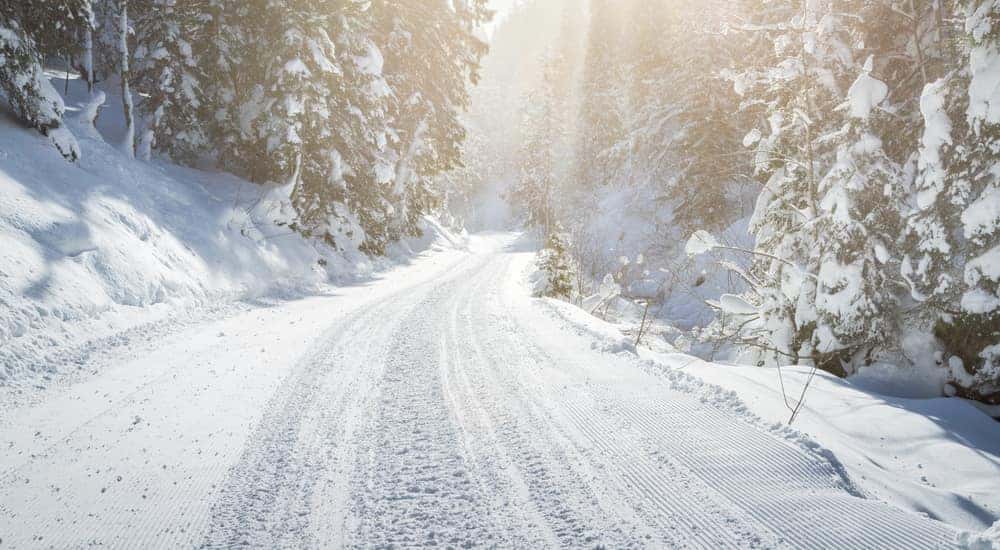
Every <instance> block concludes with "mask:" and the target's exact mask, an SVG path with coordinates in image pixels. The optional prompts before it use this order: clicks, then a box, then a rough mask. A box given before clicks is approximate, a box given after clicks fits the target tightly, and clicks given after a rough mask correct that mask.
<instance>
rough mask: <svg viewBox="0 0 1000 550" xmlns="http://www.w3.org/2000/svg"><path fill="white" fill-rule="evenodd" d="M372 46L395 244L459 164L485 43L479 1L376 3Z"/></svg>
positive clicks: (412, 229)
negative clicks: (376, 50) (390, 157)
mask: <svg viewBox="0 0 1000 550" xmlns="http://www.w3.org/2000/svg"><path fill="white" fill-rule="evenodd" d="M372 7H373V11H374V14H373V17H374V19H375V25H376V28H375V30H376V34H375V36H376V41H377V43H378V44H379V46H380V49H381V51H382V53H383V55H384V63H385V65H384V69H383V72H384V75H385V81H386V84H387V85H388V87H389V88H391V90H392V94H387V95H388V99H389V103H388V110H387V118H388V124H389V125H390V127H391V128H392V130H393V132H392V136H393V138H394V139H393V140H392V143H390V147H392V148H394V151H395V155H394V156H395V160H396V161H397V162H396V163H395V174H394V176H393V180H394V185H393V189H392V195H393V197H392V199H391V200H392V205H393V220H392V224H391V225H392V227H391V232H392V236H393V237H394V238H397V237H398V236H400V235H403V234H416V233H417V232H418V229H417V221H418V220H419V217H420V216H421V215H422V214H423V213H424V212H428V211H429V210H431V209H433V208H435V207H436V206H437V205H439V204H440V203H441V200H442V195H441V192H440V191H439V190H437V189H435V188H434V184H433V182H434V177H435V176H437V175H438V174H441V173H443V172H446V171H448V170H452V169H455V168H457V167H459V166H460V164H461V145H462V142H463V141H464V140H465V135H466V132H465V127H464V125H463V124H462V122H461V120H460V118H459V116H460V114H461V112H462V110H463V109H465V108H466V107H467V106H468V104H469V92H468V85H469V84H475V83H476V82H477V81H478V78H479V60H480V58H481V57H482V55H483V54H484V53H485V52H486V45H485V43H483V42H482V40H481V39H480V38H479V37H478V36H477V35H476V28H477V27H478V26H479V25H480V24H482V23H484V22H485V21H486V20H488V18H489V17H490V12H489V11H488V10H487V9H486V2H485V1H484V0H463V1H461V2H445V1H441V0H432V1H427V0H401V1H391V2H390V1H387V0H376V1H375V2H373V6H372Z"/></svg>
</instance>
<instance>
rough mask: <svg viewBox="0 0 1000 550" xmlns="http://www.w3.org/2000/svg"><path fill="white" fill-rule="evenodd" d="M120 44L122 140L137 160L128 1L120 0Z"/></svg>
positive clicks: (127, 150)
mask: <svg viewBox="0 0 1000 550" xmlns="http://www.w3.org/2000/svg"><path fill="white" fill-rule="evenodd" d="M118 6H119V10H120V13H119V22H118V32H119V35H120V36H119V42H118V50H119V53H120V54H121V80H122V108H123V109H124V112H125V138H124V139H123V140H122V147H124V149H125V152H126V154H128V156H129V158H135V106H134V105H133V104H132V91H131V89H130V87H129V78H130V77H131V74H130V72H129V66H128V65H129V55H128V0H119V4H118Z"/></svg>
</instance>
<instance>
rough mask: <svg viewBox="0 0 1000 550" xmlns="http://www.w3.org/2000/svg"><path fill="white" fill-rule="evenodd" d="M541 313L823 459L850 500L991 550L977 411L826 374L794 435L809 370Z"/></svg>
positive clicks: (985, 427) (995, 426) (997, 497)
mask: <svg viewBox="0 0 1000 550" xmlns="http://www.w3.org/2000/svg"><path fill="white" fill-rule="evenodd" d="M540 304H541V306H542V307H543V308H544V309H545V310H547V311H549V312H551V313H554V314H555V315H557V316H558V318H560V319H561V320H563V321H565V322H568V323H569V324H571V325H572V326H573V327H574V328H576V329H577V330H579V331H580V332H581V333H584V334H588V335H590V336H591V337H593V338H594V341H595V343H594V347H595V348H598V349H603V350H606V351H610V352H621V351H629V352H632V353H636V354H637V357H638V359H639V362H640V364H642V365H643V366H644V367H645V368H647V369H649V370H651V371H652V372H656V373H658V374H660V375H662V376H665V377H667V378H668V379H670V381H671V383H672V384H673V385H674V386H675V387H678V388H679V389H683V390H685V391H689V392H691V393H694V394H695V395H698V396H700V398H701V399H702V400H704V401H706V402H710V403H713V404H715V405H716V406H719V407H721V408H725V409H727V410H732V411H736V412H738V413H741V414H742V415H744V416H745V417H746V418H747V419H748V420H749V421H752V422H760V423H761V424H762V425H764V426H768V427H770V428H771V429H772V431H773V432H774V433H776V434H778V435H779V436H782V437H785V438H787V439H789V440H790V441H792V442H794V443H795V444H798V445H804V446H806V447H808V448H810V449H812V450H813V451H814V452H817V453H819V454H821V455H823V456H825V457H826V458H827V459H828V460H829V461H830V462H831V463H832V464H833V465H834V466H835V467H836V468H838V469H842V470H843V472H844V473H845V475H846V477H847V478H849V480H850V482H849V483H850V487H848V488H849V489H850V490H852V491H856V492H858V493H861V494H864V495H866V496H868V497H870V498H876V499H880V500H884V501H888V502H890V503H892V504H894V505H896V506H899V507H901V508H904V509H907V510H912V511H914V512H917V513H921V514H926V515H928V516H930V517H932V518H935V519H938V520H941V521H943V522H946V523H949V524H951V525H954V526H957V527H959V528H963V529H968V530H971V531H973V534H970V535H968V537H969V539H968V540H969V541H972V542H970V545H971V546H970V547H974V548H990V546H983V545H982V544H985V543H981V541H980V538H978V537H980V535H979V534H978V533H980V532H982V531H983V529H985V528H987V527H989V526H990V525H992V524H993V523H994V522H996V521H997V520H998V519H1000V423H997V422H996V421H994V420H993V419H992V418H990V417H989V416H987V415H986V414H984V413H983V412H981V411H980V410H979V409H978V408H977V407H976V406H974V405H973V404H971V403H970V402H968V401H965V400H962V399H948V398H930V399H921V398H908V397H893V396H890V395H883V394H879V393H876V392H874V391H872V390H871V389H870V387H869V386H871V387H878V385H877V384H875V383H874V382H873V380H874V379H876V378H877V375H876V374H875V373H871V376H867V377H864V376H862V377H860V378H858V379H857V380H855V379H851V380H843V379H840V378H837V377H834V376H832V375H830V374H827V373H824V372H821V371H820V372H817V373H816V374H815V377H814V378H813V379H812V382H811V383H810V387H809V389H808V391H807V393H806V394H805V400H804V404H803V405H802V407H801V410H800V412H799V413H798V416H797V417H796V420H795V423H794V425H793V426H792V428H789V427H787V425H786V424H787V421H788V418H789V415H790V414H791V413H790V410H789V409H788V408H787V407H786V405H785V399H784V398H783V397H782V392H781V383H782V381H783V382H784V387H785V389H786V392H787V395H788V399H789V402H791V403H792V404H793V405H794V403H795V400H796V399H798V397H799V395H800V394H801V390H802V387H803V385H804V384H805V382H806V381H807V380H808V379H809V375H810V370H809V369H808V368H806V367H784V368H782V369H781V370H778V369H776V368H759V367H751V366H739V365H722V364H717V363H709V362H707V361H704V360H702V359H699V358H696V357H693V356H690V355H685V354H681V353H657V352H653V351H650V350H649V349H647V348H646V347H645V346H641V347H639V348H638V349H636V348H635V347H634V346H631V343H632V342H631V341H630V340H629V339H626V338H625V337H624V336H623V335H622V333H621V332H620V331H619V330H618V327H616V326H615V325H613V324H611V323H607V322H604V321H602V320H600V319H598V318H596V317H594V316H592V315H589V314H588V313H587V312H585V311H584V310H582V309H579V308H576V307H575V306H573V305H571V304H567V303H565V302H559V301H556V300H544V301H541V302H540ZM625 344H629V345H625ZM779 375H780V376H781V379H780V380H779ZM914 391H916V390H914ZM987 534H988V533H987ZM983 536H986V534H984V535H983ZM982 540H987V539H982ZM974 544H981V545H980V546H975V545H974Z"/></svg>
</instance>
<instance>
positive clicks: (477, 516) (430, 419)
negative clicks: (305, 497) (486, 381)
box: [350, 271, 515, 548]
mask: <svg viewBox="0 0 1000 550" xmlns="http://www.w3.org/2000/svg"><path fill="white" fill-rule="evenodd" d="M473 272H475V271H473ZM455 279H456V278H452V279H451V280H450V281H449V282H446V283H444V284H440V285H438V286H437V287H436V288H435V289H434V290H433V292H431V293H430V295H429V296H428V297H427V298H426V299H425V300H424V301H422V302H421V305H420V307H419V308H416V309H414V310H413V311H412V312H411V313H410V314H409V315H407V316H406V317H405V319H404V320H403V321H402V322H401V323H400V324H399V329H398V330H397V331H396V332H395V333H394V334H393V335H392V338H391V340H390V344H389V346H388V348H387V351H386V364H385V369H384V371H383V376H382V379H381V381H380V384H379V389H380V398H379V400H378V403H377V409H376V414H375V415H374V416H373V421H372V423H371V425H370V429H368V430H366V431H365V434H366V437H365V440H364V442H363V443H362V451H361V452H360V453H359V462H358V465H357V467H356V470H357V471H358V472H359V476H358V477H357V479H356V480H355V483H354V487H353V503H354V506H355V510H356V515H357V525H356V531H355V532H354V533H353V534H352V538H351V541H350V544H351V545H352V546H359V547H367V548H371V547H379V548H386V547H397V546H405V547H412V546H437V545H445V546H450V547H464V548H469V547H473V546H490V547H496V546H503V547H509V546H512V545H513V544H514V543H515V539H514V538H512V537H514V534H513V532H512V531H511V530H509V529H506V528H505V526H506V524H507V522H506V521H505V519H506V518H505V517H503V515H504V514H507V513H508V511H507V510H499V513H494V511H495V510H496V509H494V508H493V507H491V506H490V504H491V502H490V501H491V496H490V494H489V493H487V492H486V491H484V489H483V487H482V486H481V485H480V484H479V483H477V478H476V474H477V472H476V469H475V464H474V463H472V462H471V460H470V459H469V457H467V456H465V455H464V453H463V445H462V435H461V431H460V428H459V426H457V425H456V423H455V421H454V415H453V414H452V411H451V410H450V408H449V406H448V402H447V399H446V396H445V393H444V392H445V390H444V387H443V384H442V377H441V376H442V368H443V365H442V364H441V360H442V354H441V350H440V349H438V345H439V342H440V339H439V337H438V334H439V332H438V330H437V329H438V328H439V327H438V326H437V321H439V320H440V317H438V316H435V313H437V311H438V310H439V309H440V308H441V305H442V304H443V303H444V302H445V298H446V296H447V295H448V294H450V293H452V292H454V290H455V289H454V287H455V286H456V283H455V282H453V281H455Z"/></svg>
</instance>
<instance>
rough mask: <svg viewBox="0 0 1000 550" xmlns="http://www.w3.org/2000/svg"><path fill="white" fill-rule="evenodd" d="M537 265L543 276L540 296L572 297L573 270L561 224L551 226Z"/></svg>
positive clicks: (567, 243) (566, 239)
mask: <svg viewBox="0 0 1000 550" xmlns="http://www.w3.org/2000/svg"><path fill="white" fill-rule="evenodd" d="M538 267H539V269H540V270H541V272H542V273H543V274H544V276H545V281H544V286H543V288H542V289H541V291H540V294H541V295H542V296H549V297H552V298H562V299H564V300H569V299H570V298H572V297H573V278H574V270H573V266H572V263H571V261H570V255H569V239H568V237H567V236H566V233H565V231H564V230H563V227H562V225H561V224H559V223H558V222H556V223H555V224H553V226H552V231H551V232H549V234H548V237H547V238H546V240H545V248H544V249H542V251H541V253H540V256H539V261H538Z"/></svg>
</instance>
